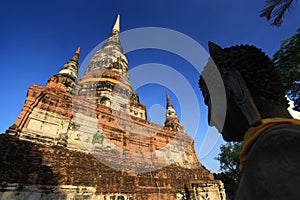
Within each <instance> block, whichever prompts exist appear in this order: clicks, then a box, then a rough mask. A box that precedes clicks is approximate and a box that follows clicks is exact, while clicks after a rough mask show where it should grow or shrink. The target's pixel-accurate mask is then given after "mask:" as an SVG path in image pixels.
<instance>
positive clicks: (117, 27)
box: [113, 15, 120, 32]
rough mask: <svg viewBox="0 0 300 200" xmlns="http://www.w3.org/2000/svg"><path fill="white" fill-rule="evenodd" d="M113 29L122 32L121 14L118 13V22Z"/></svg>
mask: <svg viewBox="0 0 300 200" xmlns="http://www.w3.org/2000/svg"><path fill="white" fill-rule="evenodd" d="M113 30H116V31H119V32H120V15H118V17H117V20H116V23H115V25H114V27H113Z"/></svg>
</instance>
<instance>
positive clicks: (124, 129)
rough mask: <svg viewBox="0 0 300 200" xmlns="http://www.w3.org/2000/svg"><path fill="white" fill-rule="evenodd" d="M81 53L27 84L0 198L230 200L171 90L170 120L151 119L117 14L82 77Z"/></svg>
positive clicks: (5, 139) (10, 135) (7, 145)
mask: <svg viewBox="0 0 300 200" xmlns="http://www.w3.org/2000/svg"><path fill="white" fill-rule="evenodd" d="M79 54H80V48H78V50H77V51H76V52H75V54H74V56H73V57H72V58H71V59H70V60H69V62H68V63H67V64H65V65H64V66H63V67H62V69H61V70H60V71H59V72H58V73H57V74H55V75H54V76H52V77H51V78H50V79H49V80H48V82H47V84H46V86H38V85H33V86H30V87H29V90H28V93H27V98H26V102H25V106H24V108H23V109H22V112H21V114H20V115H19V117H18V118H17V120H16V122H15V123H14V125H12V126H11V127H10V128H9V129H8V130H7V133H6V134H5V135H1V138H0V139H1V140H0V142H1V152H0V153H1V155H4V156H3V159H2V161H1V162H2V163H0V164H1V166H4V168H5V169H4V170H3V171H1V173H0V180H1V182H2V183H4V182H5V184H2V186H1V188H2V190H1V191H2V192H0V197H9V198H15V197H16V196H17V195H23V196H25V197H27V196H26V195H29V196H30V195H32V197H37V198H41V199H42V198H62V199H74V198H76V199H81V198H82V199H168V200H169V199H171V200H172V199H183V198H188V197H189V198H190V199H204V198H205V196H206V195H209V196H210V198H211V199H217V200H218V199H225V193H224V189H223V185H222V183H221V182H220V181H217V180H214V178H213V176H212V174H211V173H209V172H208V171H207V170H206V169H205V168H203V166H202V165H201V164H200V162H199V161H198V159H197V156H196V153H195V151H194V142H193V139H192V138H191V137H190V136H188V135H187V134H186V133H185V132H184V127H183V126H182V125H181V124H180V122H179V120H178V118H177V115H176V111H175V109H174V107H173V105H172V103H171V100H170V98H169V96H168V94H167V97H166V104H167V109H166V121H165V125H164V126H161V125H158V124H155V123H152V122H149V121H148V120H147V115H146V107H145V106H144V105H143V104H141V103H140V102H139V96H138V94H137V93H136V92H135V91H134V90H133V89H132V87H131V85H130V79H129V74H128V61H127V59H126V56H125V55H124V54H123V49H122V46H121V42H120V17H119V16H118V18H117V20H116V23H115V25H114V27H113V30H112V33H111V34H110V36H109V38H108V39H107V41H106V42H105V43H104V45H103V46H102V48H101V49H100V50H98V51H97V52H96V53H95V54H94V56H93V57H92V58H91V60H90V62H89V65H88V66H87V69H86V70H85V73H84V75H83V76H82V77H80V78H79V80H77V79H78V77H77V76H78V58H79ZM24 165H26V166H27V167H25V168H24ZM24 174H26V176H25V175H24ZM20 187H21V188H22V189H21V190H20V189H19V188H20ZM1 195H2V196H1Z"/></svg>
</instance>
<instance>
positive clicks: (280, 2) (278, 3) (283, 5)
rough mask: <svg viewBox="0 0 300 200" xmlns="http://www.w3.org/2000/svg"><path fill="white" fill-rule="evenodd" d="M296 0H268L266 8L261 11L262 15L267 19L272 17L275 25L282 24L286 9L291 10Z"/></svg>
mask: <svg viewBox="0 0 300 200" xmlns="http://www.w3.org/2000/svg"><path fill="white" fill-rule="evenodd" d="M293 2H296V0H266V5H265V8H264V9H263V10H262V11H261V14H260V17H265V18H267V20H271V19H272V25H273V26H280V25H281V24H282V18H283V16H284V14H285V13H286V11H288V10H290V8H291V7H292V5H293Z"/></svg>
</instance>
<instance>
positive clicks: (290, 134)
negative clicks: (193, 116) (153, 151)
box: [199, 42, 300, 200]
mask: <svg viewBox="0 0 300 200" xmlns="http://www.w3.org/2000/svg"><path fill="white" fill-rule="evenodd" d="M209 51H210V55H211V58H210V59H209V61H208V63H207V65H206V67H205V68H204V70H203V72H202V74H201V76H200V80H199V86H200V88H201V91H202V94H203V96H204V100H205V103H206V105H207V106H208V110H209V111H208V112H209V119H208V120H209V124H210V125H211V126H215V127H216V128H217V129H218V130H219V132H221V134H222V136H223V138H224V139H225V140H226V141H243V140H244V143H243V150H242V153H241V156H240V161H241V175H240V181H239V184H238V188H237V190H236V194H235V199H238V200H247V199H249V200H250V199H251V200H257V199H258V200H260V199H263V200H268V199H276V200H280V199H284V200H285V199H300V192H299V191H298V189H299V187H300V120H295V119H292V118H291V116H290V115H289V113H288V111H287V107H288V102H287V100H286V98H285V93H284V88H283V86H282V84H281V81H280V77H279V75H278V73H277V71H276V69H275V67H274V65H273V63H272V62H271V61H270V59H269V57H268V56H266V55H265V54H264V53H263V52H262V51H261V50H260V49H258V48H256V47H254V46H248V45H241V46H233V47H230V48H224V49H223V48H221V47H219V46H217V45H215V44H213V43H211V42H210V43H209ZM213 67H216V68H217V70H218V71H219V72H218V73H220V79H222V84H220V82H218V81H217V79H218V77H217V75H216V74H215V73H214V70H213ZM222 88H223V89H224V91H225V95H224V98H222V96H219V97H218V96H217V97H215V96H214V97H213V96H212V95H211V94H212V93H213V92H212V90H216V91H218V90H220V91H221V89H222ZM218 93H219V92H218ZM213 98H214V99H213ZM222 107H225V108H222ZM222 109H223V110H225V114H223V116H224V119H223V120H222Z"/></svg>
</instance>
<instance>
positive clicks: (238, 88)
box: [223, 69, 261, 126]
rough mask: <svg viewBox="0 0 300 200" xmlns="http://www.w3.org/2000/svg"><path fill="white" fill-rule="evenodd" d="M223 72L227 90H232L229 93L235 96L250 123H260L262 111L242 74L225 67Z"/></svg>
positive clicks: (251, 124)
mask: <svg viewBox="0 0 300 200" xmlns="http://www.w3.org/2000/svg"><path fill="white" fill-rule="evenodd" d="M223 72H224V73H223V80H224V82H225V87H226V91H227V92H230V94H229V95H231V96H232V97H233V100H234V101H235V102H236V104H237V106H238V108H239V109H240V110H241V112H242V113H243V115H244V116H245V118H246V119H247V121H248V123H249V125H250V126H255V125H258V124H260V123H261V116H260V113H259V111H258V109H257V107H256V105H255V103H254V101H253V99H252V96H251V94H250V92H249V90H248V88H247V86H246V83H245V81H244V79H243V78H242V76H241V74H240V73H239V72H238V71H237V70H235V69H225V70H224V71H223Z"/></svg>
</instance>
